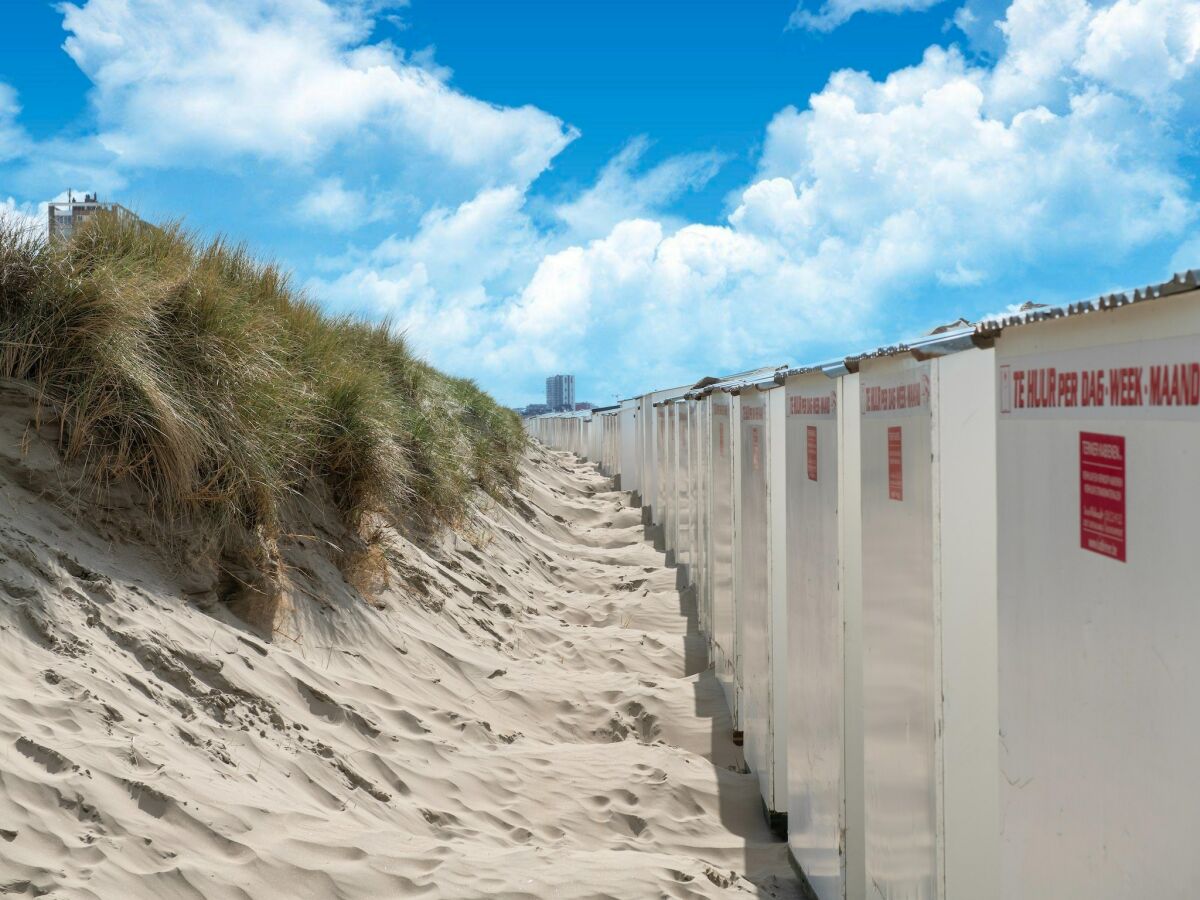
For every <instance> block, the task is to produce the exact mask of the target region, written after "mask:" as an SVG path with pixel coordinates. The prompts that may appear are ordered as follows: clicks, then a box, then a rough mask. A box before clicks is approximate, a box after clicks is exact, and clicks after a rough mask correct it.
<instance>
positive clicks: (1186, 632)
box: [527, 272, 1200, 900]
mask: <svg viewBox="0 0 1200 900" xmlns="http://www.w3.org/2000/svg"><path fill="white" fill-rule="evenodd" d="M1198 276H1200V273H1198V272H1189V273H1187V274H1185V275H1180V276H1176V277H1175V278H1174V279H1173V280H1171V281H1169V282H1167V283H1165V284H1161V285H1157V286H1153V287H1149V288H1145V289H1143V290H1139V291H1135V292H1132V293H1129V294H1117V295H1110V296H1105V297H1101V298H1099V299H1097V300H1095V301H1091V302H1085V303H1080V304H1076V305H1072V306H1070V307H1063V308H1041V309H1035V310H1030V311H1027V312H1024V313H1021V314H1018V315H1014V316H1011V317H1009V318H1006V319H1003V320H999V321H992V322H985V323H982V324H980V325H976V326H967V325H964V326H962V327H953V328H950V329H948V330H944V331H942V333H939V334H933V335H931V336H929V337H928V338H924V339H921V340H920V341H918V342H915V343H912V344H907V345H901V346H895V347H887V348H883V349H880V350H877V351H874V352H871V353H867V354H863V355H859V356H854V357H850V358H847V359H840V360H836V361H834V362H831V363H828V364H824V365H818V366H811V367H804V368H786V367H778V368H767V369H762V370H759V371H756V372H750V373H744V374H741V375H737V376H734V377H730V378H724V379H720V380H717V379H704V380H702V381H699V382H697V383H695V384H690V385H687V386H683V387H677V388H671V389H667V390H659V391H652V392H650V393H647V394H644V395H642V396H639V397H634V398H632V399H629V400H625V401H622V402H621V403H620V405H619V406H617V407H612V408H610V409H606V410H596V411H592V412H590V413H583V414H575V415H564V416H544V417H540V418H535V419H530V420H527V423H528V427H529V430H530V431H531V433H532V434H533V435H534V436H535V437H537V438H538V439H540V440H541V441H542V442H543V443H544V444H546V445H548V446H550V447H553V448H557V449H562V450H570V451H573V452H575V453H577V454H579V455H580V456H583V457H586V458H588V459H591V460H594V461H596V462H597V464H598V465H599V467H600V469H601V470H602V471H603V472H605V473H607V474H611V475H614V476H617V477H618V478H619V486H620V487H621V488H622V489H624V490H629V491H633V492H636V495H637V496H638V497H640V500H641V503H642V504H643V507H644V509H645V510H646V511H647V512H646V516H647V517H648V521H649V522H652V523H654V524H655V525H657V526H661V528H662V537H663V540H664V541H665V545H666V549H667V550H668V552H669V554H670V555H671V556H672V557H673V560H674V562H675V563H676V564H677V565H678V566H679V567H681V569H682V571H683V573H684V582H685V583H686V584H687V585H689V589H692V590H694V591H695V594H696V598H697V603H698V606H699V619H700V625H701V628H702V630H703V631H704V632H705V634H706V635H707V636H708V638H709V642H710V654H711V656H710V658H711V660H712V662H713V665H714V668H715V673H716V676H717V677H718V678H719V679H720V681H721V683H722V685H723V687H724V689H725V692H726V696H727V699H728V702H729V706H730V709H731V712H732V716H733V720H734V728H735V730H736V731H735V734H736V736H738V737H741V738H742V739H743V740H744V748H745V755H746V760H747V762H748V764H749V766H750V768H751V770H752V771H753V772H754V773H755V774H756V775H757V778H758V781H759V784H760V787H761V791H762V796H763V801H764V804H765V806H766V808H767V810H768V812H769V813H770V814H772V816H773V817H774V818H775V821H776V823H777V824H780V825H782V824H783V823H784V821H786V828H787V834H788V841H789V845H790V846H789V849H790V851H791V854H792V858H793V860H794V862H795V863H796V865H797V868H798V869H799V870H801V871H802V872H803V873H804V876H805V877H806V879H807V882H808V884H809V886H810V887H811V889H812V890H813V891H814V892H815V894H816V896H817V897H819V898H821V900H827V898H885V900H926V898H929V900H933V898H946V900H993V898H1004V900H1135V898H1154V900H1174V898H1178V900H1184V898H1188V900H1192V898H1196V897H1200V853H1197V852H1196V850H1195V847H1194V844H1195V841H1196V839H1197V836H1198V835H1200V540H1198V536H1200V528H1198V521H1197V520H1198V518H1200V290H1198V289H1197V277H1198ZM784 817H786V820H785V818H784Z"/></svg>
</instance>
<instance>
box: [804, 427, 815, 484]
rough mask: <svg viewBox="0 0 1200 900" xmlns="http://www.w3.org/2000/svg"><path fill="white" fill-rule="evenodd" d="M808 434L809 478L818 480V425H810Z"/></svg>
mask: <svg viewBox="0 0 1200 900" xmlns="http://www.w3.org/2000/svg"><path fill="white" fill-rule="evenodd" d="M807 427H808V431H807V433H806V435H807V444H808V448H807V449H808V480H809V481H816V480H817V426H816V425H809V426H807Z"/></svg>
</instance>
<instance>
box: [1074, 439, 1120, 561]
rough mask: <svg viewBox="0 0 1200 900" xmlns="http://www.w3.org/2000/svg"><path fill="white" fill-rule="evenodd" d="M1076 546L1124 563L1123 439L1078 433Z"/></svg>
mask: <svg viewBox="0 0 1200 900" xmlns="http://www.w3.org/2000/svg"><path fill="white" fill-rule="evenodd" d="M1079 533H1080V537H1079V546H1081V547H1082V548H1083V549H1084V550H1091V551H1092V552H1093V553H1099V554H1100V555H1101V556H1108V557H1110V558H1112V559H1116V560H1120V561H1121V562H1125V438H1124V437H1122V436H1121V435H1116V434H1094V433H1092V432H1089V431H1081V432H1079Z"/></svg>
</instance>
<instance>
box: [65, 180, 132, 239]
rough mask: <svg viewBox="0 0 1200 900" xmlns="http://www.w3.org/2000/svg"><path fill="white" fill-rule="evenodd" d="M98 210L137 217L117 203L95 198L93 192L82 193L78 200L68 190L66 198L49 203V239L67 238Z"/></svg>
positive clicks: (121, 215) (120, 215)
mask: <svg viewBox="0 0 1200 900" xmlns="http://www.w3.org/2000/svg"><path fill="white" fill-rule="evenodd" d="M98 212H107V213H114V214H115V215H117V216H119V217H122V218H124V217H129V218H130V219H136V218H137V216H135V215H134V214H133V213H131V212H130V211H129V210H127V209H126V208H125V207H123V206H122V205H121V204H119V203H102V202H100V201H99V200H97V199H96V195H95V194H84V195H83V199H82V200H80V199H77V198H76V197H75V196H74V195H73V194H71V193H70V192H69V191H68V192H67V199H66V200H63V201H55V202H52V203H50V204H49V207H48V210H47V218H48V221H47V223H46V224H47V226H48V234H49V235H50V239H51V240H55V239H56V238H69V237H70V236H71V235H72V234H73V233H74V232H75V229H76V228H78V227H79V226H81V225H82V224H83V223H84V222H86V221H87V220H88V219H90V218H91V217H92V216H94V215H96V213H98Z"/></svg>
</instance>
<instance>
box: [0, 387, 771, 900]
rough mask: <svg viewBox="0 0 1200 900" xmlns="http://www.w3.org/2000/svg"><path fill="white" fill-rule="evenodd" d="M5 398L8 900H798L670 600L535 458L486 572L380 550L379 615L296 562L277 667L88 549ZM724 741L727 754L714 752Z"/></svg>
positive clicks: (623, 517) (636, 553)
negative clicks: (722, 899)
mask: <svg viewBox="0 0 1200 900" xmlns="http://www.w3.org/2000/svg"><path fill="white" fill-rule="evenodd" d="M29 418H30V416H29V408H28V406H27V403H26V401H25V400H24V398H22V397H21V396H20V395H19V392H14V391H12V390H11V389H5V390H0V896H18V897H19V896H46V897H55V898H59V897H61V898H67V897H71V898H76V897H79V898H84V897H87V898H104V900H110V898H122V900H125V898H130V900H132V898H154V900H160V898H175V897H179V898H183V897H218V898H245V897H253V898H262V897H286V898H335V897H347V898H351V897H353V898H360V897H408V896H428V897H497V896H503V897H566V898H570V897H614V898H631V897H711V896H724V895H726V894H731V895H749V896H754V895H758V896H771V897H786V896H792V893H791V892H792V890H793V889H792V887H791V880H790V876H789V873H788V869H787V865H786V861H785V857H784V845H783V844H782V843H780V842H778V841H777V840H775V839H774V838H773V837H772V836H771V834H770V833H769V832H768V830H767V828H766V826H765V824H764V822H763V820H762V815H761V812H760V806H759V801H758V797H757V793H756V788H755V782H754V778H753V776H750V775H746V774H739V773H738V772H737V771H736V769H737V768H739V766H740V757H739V756H738V755H737V751H736V748H734V747H732V746H731V745H730V744H729V742H728V739H727V737H726V735H728V732H729V722H728V714H727V712H726V709H725V704H724V701H723V699H722V697H721V693H720V689H719V687H717V685H716V683H715V681H714V680H713V678H712V675H711V672H708V671H702V669H703V666H704V660H703V645H702V643H701V641H700V639H699V638H697V637H695V636H694V635H692V636H689V628H692V627H694V624H691V619H690V617H689V615H688V610H687V604H686V602H682V603H681V600H680V598H679V595H678V593H677V592H676V591H675V573H674V571H673V570H669V569H664V568H663V567H662V556H661V554H658V553H655V552H654V551H653V549H652V548H651V547H650V546H649V545H648V544H647V543H646V542H645V541H644V539H643V530H642V527H641V525H640V515H639V511H637V510H634V509H630V508H628V506H627V499H626V497H625V496H624V495H621V494H617V493H614V492H611V491H610V490H608V483H607V481H605V480H604V479H602V478H600V477H599V476H598V475H596V474H595V472H594V470H592V468H591V467H589V466H585V465H583V464H580V463H578V462H576V461H574V460H573V459H570V458H568V457H566V456H563V455H558V454H548V453H546V452H544V451H540V450H538V451H534V452H533V453H532V454H531V458H530V461H529V463H528V465H527V480H526V485H525V494H524V496H523V499H522V500H521V503H520V505H519V507H518V508H517V509H513V510H507V509H501V508H497V507H494V506H492V507H490V508H488V509H484V510H481V512H480V515H479V519H478V521H477V522H476V523H474V525H473V526H472V529H471V532H470V533H471V537H472V539H473V540H472V541H469V540H467V539H466V538H464V537H462V536H448V537H446V538H445V539H444V540H443V541H441V542H440V543H439V544H437V545H436V546H431V547H425V548H422V547H418V546H416V545H414V544H413V543H411V542H409V541H407V540H405V539H404V538H403V537H401V536H400V535H398V534H395V533H390V534H387V535H385V538H384V547H383V549H384V562H385V565H384V566H382V567H381V568H380V569H379V571H378V573H377V575H378V577H377V580H378V583H377V584H376V585H375V587H376V589H377V594H376V596H375V599H374V601H373V602H371V603H368V602H367V601H365V600H364V599H363V597H362V596H361V595H359V594H358V593H357V592H356V591H354V590H353V589H351V588H350V587H348V586H347V585H346V584H345V582H344V580H343V579H342V578H341V576H340V575H339V574H338V572H337V570H336V568H335V566H334V565H333V563H332V562H331V560H330V552H329V549H328V544H327V543H326V541H328V540H329V539H330V537H329V536H328V535H324V534H322V533H320V528H319V527H318V528H317V529H314V530H315V531H316V533H314V534H312V535H302V536H297V537H295V538H294V539H293V542H292V544H291V548H290V551H289V554H288V560H289V566H290V567H289V571H288V577H289V583H290V592H289V593H290V598H291V606H292V609H291V613H290V615H289V617H288V619H287V621H286V624H285V628H284V629H283V632H284V633H283V634H281V635H278V636H277V637H276V638H275V639H274V641H272V642H267V641H265V640H263V639H262V638H261V637H260V636H258V635H255V634H254V633H252V632H251V631H249V630H247V629H246V628H244V627H243V626H241V625H240V624H239V623H238V621H237V620H236V619H234V618H233V617H232V616H231V615H230V614H229V613H228V611H227V610H225V609H224V608H223V606H222V605H221V604H220V603H216V602H214V598H213V596H212V595H211V594H209V593H206V592H205V590H204V589H203V585H201V586H200V587H199V588H197V585H196V584H195V583H194V582H195V577H194V575H193V574H186V573H180V572H178V571H175V570H173V569H172V567H171V566H168V565H167V564H166V563H165V562H164V560H163V559H162V557H161V555H160V554H158V553H155V552H153V551H152V550H151V549H149V548H148V547H147V546H145V545H143V544H139V543H137V542H133V541H130V540H128V539H126V538H123V537H121V536H120V535H123V534H128V533H129V532H130V530H131V529H135V527H136V524H137V522H136V511H135V510H131V509H119V508H117V509H110V510H107V511H99V512H96V511H91V512H89V513H88V514H87V515H86V516H85V521H82V522H81V521H80V520H79V518H78V516H73V515H71V514H68V513H67V512H64V511H63V510H62V509H61V508H60V506H61V502H59V501H56V499H55V498H56V497H59V496H60V495H62V494H63V492H64V491H67V492H68V493H69V485H68V486H64V478H63V473H62V472H61V471H60V470H59V469H58V467H57V460H56V458H55V456H54V454H53V452H52V451H51V450H50V449H49V444H48V442H46V441H45V440H43V439H42V438H41V437H39V435H38V434H37V433H36V431H35V430H34V429H33V428H32V427H29ZM714 735H716V737H714Z"/></svg>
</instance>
